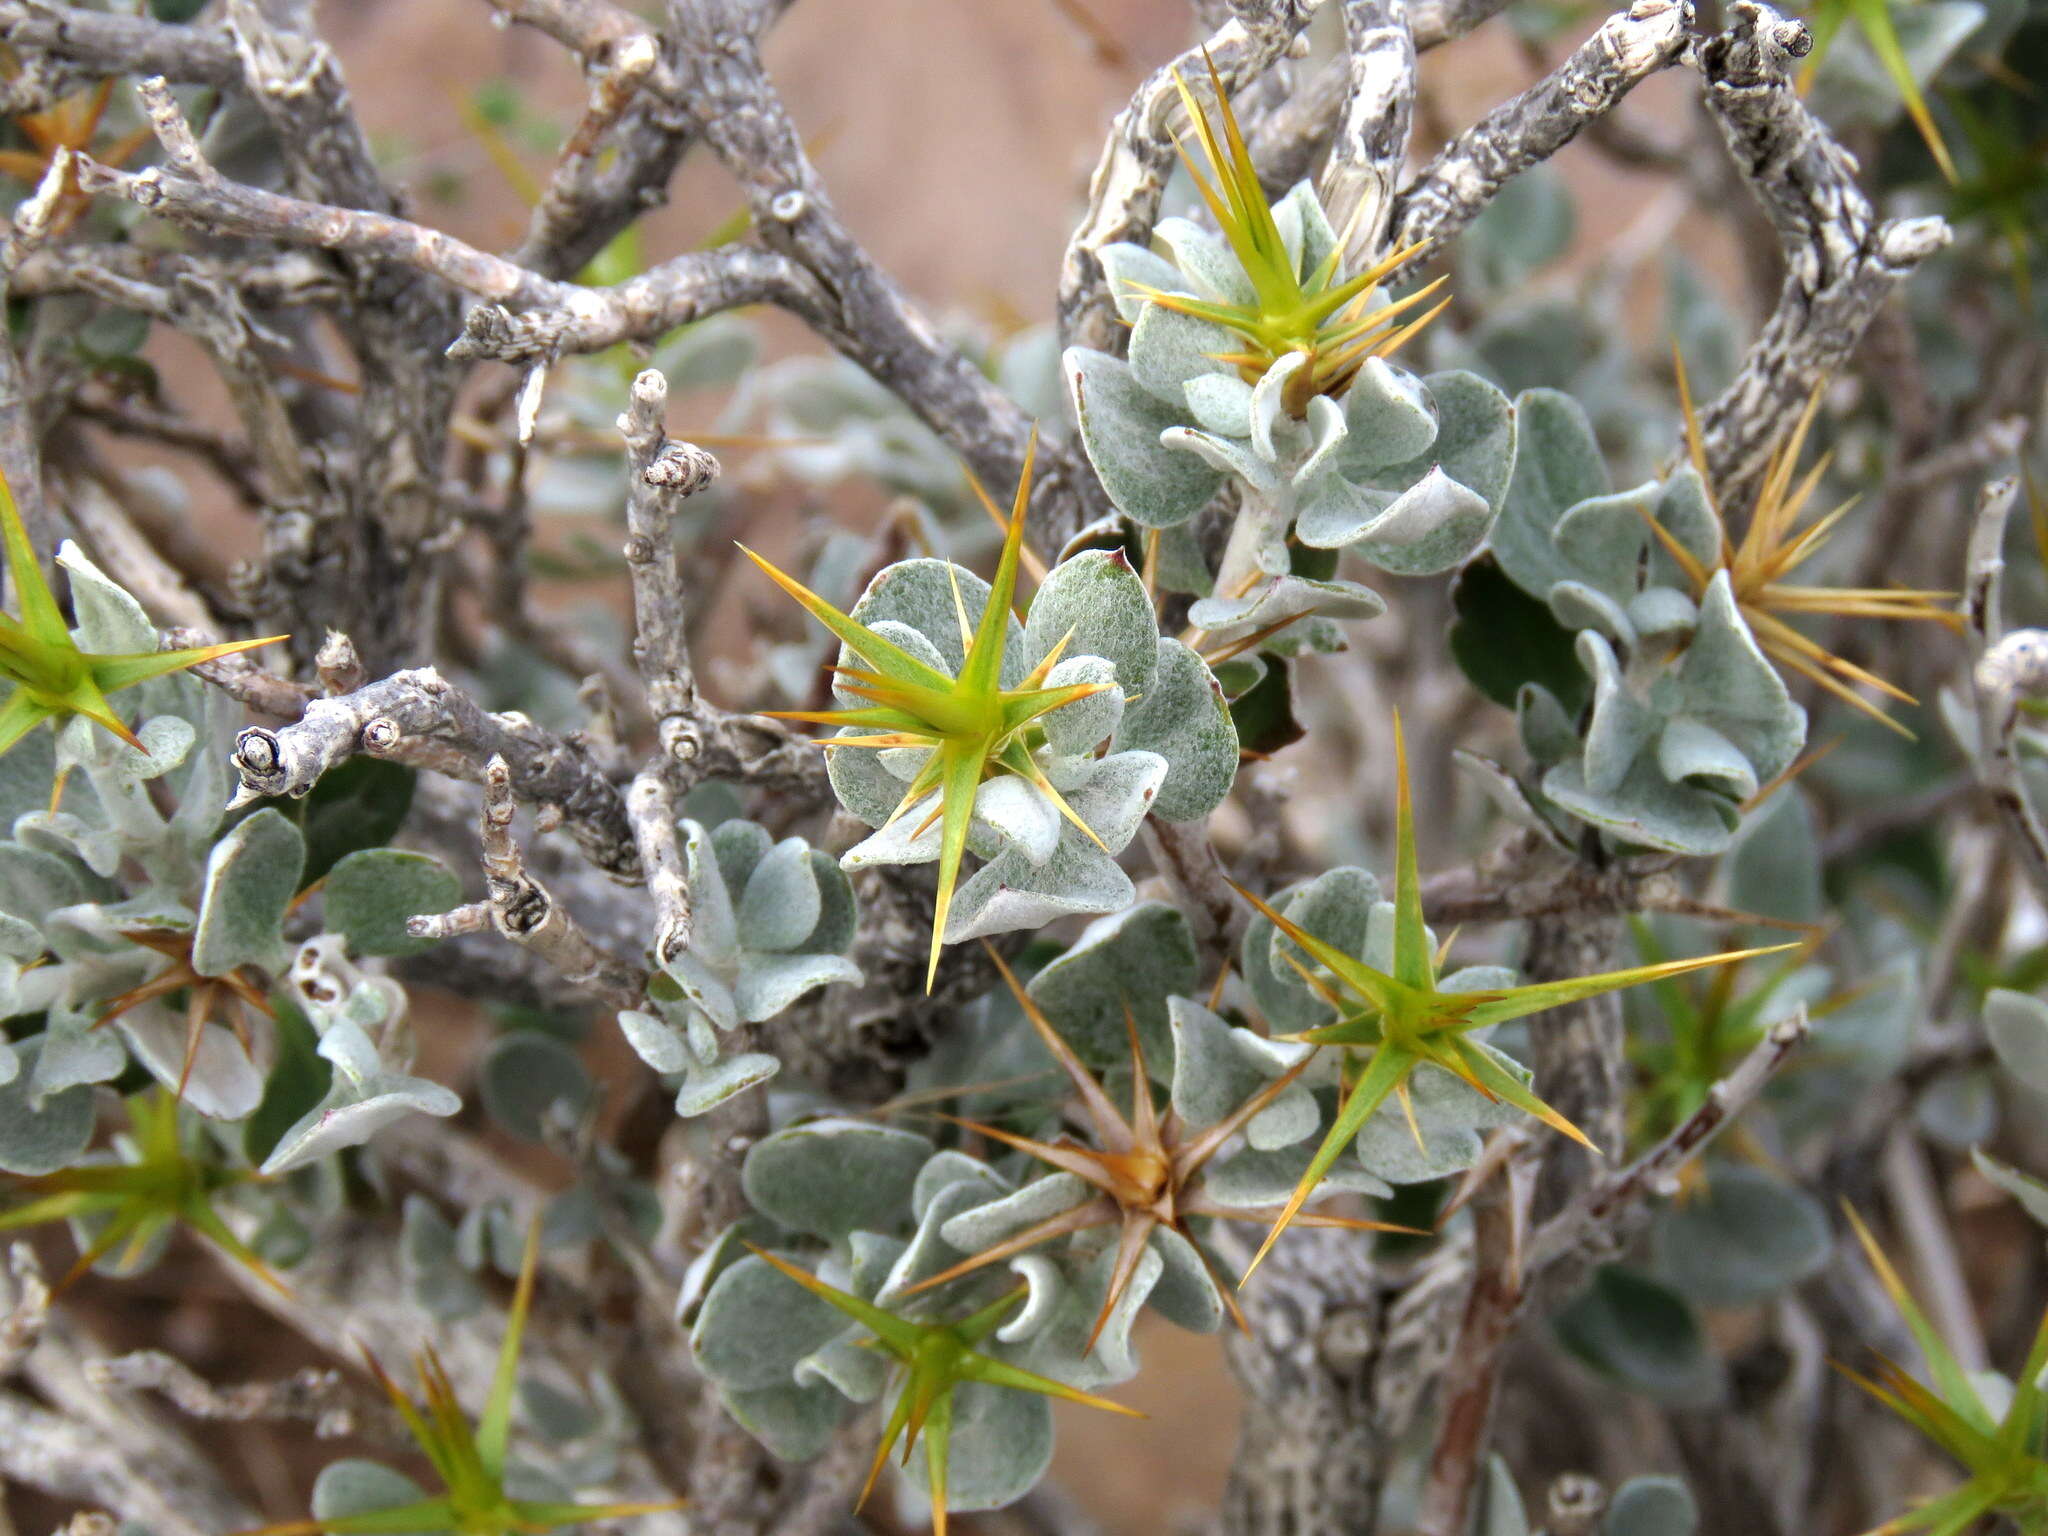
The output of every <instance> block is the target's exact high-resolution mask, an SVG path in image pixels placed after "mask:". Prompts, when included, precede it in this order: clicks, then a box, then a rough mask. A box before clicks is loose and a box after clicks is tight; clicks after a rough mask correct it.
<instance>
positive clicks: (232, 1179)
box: [0, 1088, 282, 1287]
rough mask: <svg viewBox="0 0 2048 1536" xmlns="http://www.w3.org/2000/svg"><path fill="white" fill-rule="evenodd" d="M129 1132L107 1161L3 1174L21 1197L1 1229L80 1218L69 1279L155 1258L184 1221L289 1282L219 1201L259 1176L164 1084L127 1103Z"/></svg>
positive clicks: (7, 1187) (4, 1210) (1, 1217)
mask: <svg viewBox="0 0 2048 1536" xmlns="http://www.w3.org/2000/svg"><path fill="white" fill-rule="evenodd" d="M127 1108H128V1134H127V1135H126V1136H125V1137H122V1138H120V1140H119V1142H118V1143H117V1148H116V1154H115V1156H114V1157H113V1158H111V1159H109V1160H106V1161H83V1160H81V1161H76V1162H73V1163H72V1165H71V1166H69V1167H64V1168H58V1169H54V1170H52V1171H51V1172H49V1173H45V1174H42V1175H40V1176H38V1177H35V1178H22V1179H7V1180H0V1191H4V1192H6V1193H7V1194H9V1195H11V1196H12V1197H13V1198H12V1199H11V1200H9V1201H8V1203H6V1204H4V1205H0V1232H10V1231H18V1230H21V1229H24V1228H27V1227H35V1226H41V1225H43V1224H44V1223H46V1222H53V1221H69V1222H72V1223H74V1224H77V1225H78V1227H79V1230H80V1231H81V1233H82V1234H83V1235H82V1236H81V1238H80V1252H79V1255H78V1261H77V1262H76V1263H75V1264H73V1265H72V1267H71V1272H70V1274H68V1275H67V1276H65V1283H66V1284H68V1283H69V1282H70V1281H71V1280H73V1279H75V1278H77V1277H78V1276H79V1275H81V1274H83V1273H84V1272H85V1271H86V1270H88V1269H90V1268H92V1267H93V1265H95V1264H97V1263H98V1262H99V1261H100V1260H101V1259H103V1258H107V1257H109V1256H111V1257H112V1258H113V1260H114V1261H115V1263H116V1265H117V1267H118V1268H119V1269H120V1270H121V1271H123V1272H124V1273H125V1272H129V1271H133V1270H136V1269H139V1268H141V1267H142V1266H143V1264H144V1263H145V1262H146V1261H147V1260H148V1259H150V1258H153V1257H154V1256H155V1251H156V1250H155V1245H156V1243H157V1241H158V1239H160V1238H161V1237H162V1236H163V1235H164V1234H165V1233H167V1232H168V1231H169V1230H170V1229H171V1228H172V1227H179V1226H181V1227H185V1228H187V1229H189V1230H190V1231H193V1232H196V1233H198V1234H199V1235H200V1236H201V1237H204V1238H206V1239H207V1240H208V1241H209V1242H211V1243H212V1244H213V1245H214V1246H215V1247H216V1248H218V1249H220V1250H221V1252H222V1253H224V1254H226V1255H227V1256H228V1257H229V1258H230V1259H232V1260H234V1261H235V1262H236V1263H238V1264H240V1265H242V1266H244V1267H245V1268H247V1269H248V1270H250V1271H251V1272H252V1273H254V1274H256V1275H257V1276H259V1277H260V1278H262V1279H263V1280H264V1281H265V1282H267V1283H268V1284H271V1285H274V1286H280V1287H281V1285H282V1282H280V1281H279V1280H278V1278H277V1276H276V1274H275V1273H273V1272H272V1270H271V1268H270V1266H269V1265H267V1264H265V1263H264V1262H263V1260H262V1259H261V1258H259V1257H258V1256H257V1255H256V1253H255V1252H254V1251H253V1250H252V1249H251V1248H250V1247H249V1245H248V1244H247V1243H245V1242H243V1241H242V1239H241V1238H240V1237H238V1236H237V1235H236V1234H235V1232H234V1229H233V1228H231V1227H230V1226H229V1225H228V1224H227V1222H226V1221H225V1220H223V1219H222V1217H221V1214H220V1212H219V1211H218V1210H216V1209H215V1205H214V1203H215V1201H216V1200H218V1199H219V1198H220V1197H221V1196H223V1195H225V1194H227V1193H228V1192H229V1191H231V1190H233V1189H234V1188H236V1187H237V1186H238V1185H243V1184H247V1183H249V1182H250V1181H252V1180H253V1179H255V1178H256V1177H257V1175H256V1174H255V1173H254V1172H253V1171H252V1170H250V1169H249V1168H247V1167H242V1166H237V1165H236V1164H235V1163H233V1162H232V1161H229V1160H227V1159H226V1158H225V1157H224V1156H223V1155H222V1154H221V1153H220V1152H219V1150H218V1149H216V1148H213V1147H210V1146H208V1145H207V1144H206V1133H205V1131H204V1130H203V1129H202V1128H200V1127H198V1126H195V1125H188V1124H187V1123H185V1122H184V1121H183V1120H182V1119H181V1118H180V1115H179V1108H178V1101H177V1100H176V1099H175V1098H173V1097H172V1096H171V1095H170V1094H169V1093H167V1092H165V1091H164V1090H163V1089H160V1088H159V1089H152V1090H150V1091H148V1092H145V1093H140V1094H136V1095H135V1096H134V1097H132V1098H130V1099H129V1100H128V1101H127Z"/></svg>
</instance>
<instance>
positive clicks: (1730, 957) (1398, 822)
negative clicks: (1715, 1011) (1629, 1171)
mask: <svg viewBox="0 0 2048 1536" xmlns="http://www.w3.org/2000/svg"><path fill="white" fill-rule="evenodd" d="M1394 758H1395V768H1394V772H1395V778H1396V792H1397V801H1396V807H1395V841H1396V850H1395V874H1394V903H1393V908H1394V910H1393V928H1392V936H1391V944H1390V946H1389V953H1388V954H1387V956H1386V964H1385V966H1384V968H1382V967H1381V966H1378V965H1374V964H1372V963H1370V962H1369V961H1367V960H1365V959H1361V958H1360V957H1359V956H1358V955H1356V954H1352V953H1347V952H1346V951H1345V950H1344V949H1342V948H1340V947H1338V946H1336V945H1333V944H1331V943H1329V942H1328V941H1327V940H1325V939H1322V938H1319V937H1317V936H1316V935H1315V934H1313V933H1311V932H1309V931H1308V930H1307V929H1306V928H1304V927H1303V926H1302V925H1301V924H1300V923H1297V922H1296V921H1294V920H1293V919H1292V918H1291V917H1288V916H1287V915H1285V914H1283V913H1281V912H1279V911H1277V910H1275V909H1274V908H1273V907H1272V906H1270V905H1268V904H1267V903H1265V902H1263V901H1261V900H1259V899H1258V898H1257V897H1255V896H1251V895H1250V894H1249V893H1245V894H1246V897H1247V899H1248V900H1250V901H1251V903H1252V905H1253V906H1254V907H1256V908H1257V909H1258V911H1259V914H1260V915H1261V916H1262V917H1264V918H1265V919H1266V920H1267V922H1269V923H1271V924H1272V925H1273V928H1274V929H1276V930H1277V935H1276V936H1275V937H1274V938H1273V939H1271V940H1269V941H1268V942H1270V943H1272V945H1273V958H1274V960H1275V961H1277V962H1278V964H1279V965H1284V966H1285V967H1286V968H1287V969H1289V970H1292V971H1293V972H1294V973H1295V974H1296V975H1297V976H1299V977H1300V978H1301V980H1302V981H1303V982H1304V983H1305V984H1306V985H1307V986H1308V987H1309V989H1310V990H1311V991H1312V992H1314V993H1315V995H1316V996H1317V997H1318V998H1319V999H1321V1001H1322V1002H1323V1003H1324V1004H1325V1005H1326V1006H1327V1007H1328V1008H1329V1009H1330V1010H1332V1011H1333V1012H1334V1013H1335V1014H1336V1018H1335V1020H1334V1022H1330V1023H1326V1024H1322V1025H1320V1026H1319V1027H1316V1028H1313V1029H1304V1030H1300V1031H1298V1032H1296V1033H1295V1034H1294V1035H1292V1036H1291V1037H1290V1038H1293V1039H1298V1040H1301V1041H1304V1042H1306V1043H1308V1044H1311V1045H1315V1046H1318V1047H1322V1048H1325V1049H1330V1050H1335V1051H1340V1052H1342V1053H1343V1057H1342V1060H1343V1063H1344V1069H1343V1081H1344V1098H1343V1103H1342V1107H1341V1109H1340V1111H1339V1113H1338V1116H1337V1119H1336V1122H1335V1123H1334V1124H1333V1125H1332V1126H1331V1127H1330V1129H1329V1132H1328V1134H1327V1135H1325V1137H1324V1138H1323V1143H1322V1145H1321V1146H1320V1147H1318V1148H1317V1150H1316V1153H1315V1156H1314V1157H1313V1158H1312V1159H1311V1160H1310V1162H1309V1165H1308V1168H1307V1170H1306V1171H1305V1172H1304V1173H1303V1174H1302V1176H1301V1181H1300V1183H1299V1184H1298V1185H1297V1186H1296V1187H1295V1190H1294V1193H1293V1194H1292V1195H1291V1196H1290V1197H1289V1198H1288V1201H1287V1204H1286V1205H1285V1207H1283V1208H1282V1210H1281V1213H1280V1217H1279V1219H1278V1220H1277V1221H1276V1222H1275V1223H1274V1224H1273V1230H1272V1232H1271V1233H1270V1234H1268V1236H1267V1238H1266V1241H1265V1243H1264V1244H1263V1245H1262V1246H1261V1247H1260V1249H1259V1251H1258V1253H1257V1254H1256V1255H1254V1257H1253V1259H1252V1268H1254V1269H1256V1268H1257V1267H1258V1264H1259V1262H1260V1261H1261V1260H1263V1259H1264V1258H1265V1256H1266V1254H1267V1253H1268V1252H1270V1251H1271V1249H1272V1246H1273V1243H1274V1242H1275V1241H1276V1240H1277V1239H1278V1238H1279V1236H1280V1234H1281V1232H1282V1231H1284V1230H1285V1229H1286V1227H1287V1225H1288V1224H1289V1223H1290V1222H1291V1221H1292V1220H1294V1218H1295V1216H1296V1213H1297V1212H1299V1211H1300V1210H1301V1208H1302V1206H1303V1205H1304V1204H1305V1203H1306V1202H1307V1200H1308V1199H1309V1197H1310V1196H1312V1195H1313V1194H1314V1193H1315V1190H1316V1187H1317V1185H1318V1184H1320V1183H1321V1181H1322V1178H1323V1176H1324V1174H1325V1173H1326V1172H1327V1171H1328V1170H1329V1168H1330V1166H1331V1165H1332V1164H1334V1163H1335V1162H1336V1161H1337V1159H1338V1158H1339V1157H1340V1156H1342V1154H1343V1152H1344V1150H1345V1148H1346V1147H1348V1146H1350V1145H1351V1143H1352V1142H1353V1141H1354V1140H1355V1139H1356V1138H1357V1136H1358V1133H1359V1132H1360V1131H1361V1130H1363V1129H1364V1128H1365V1126H1366V1124H1367V1122H1368V1121H1370V1120H1371V1118H1372V1117H1373V1115H1374V1114H1375V1113H1376V1112H1378V1111H1379V1110H1380V1109H1381V1108H1382V1106H1384V1105H1385V1104H1386V1103H1387V1102H1388V1101H1389V1099H1392V1100H1393V1101H1395V1102H1396V1103H1398V1104H1399V1105H1400V1106H1401V1108H1402V1112H1403V1114H1404V1116H1405V1117H1406V1119H1407V1121H1408V1124H1409V1128H1410V1130H1411V1132H1412V1134H1413V1136H1414V1139H1415V1143H1416V1145H1417V1147H1418V1148H1424V1147H1426V1143H1425V1141H1424V1138H1423V1133H1422V1126H1421V1122H1420V1121H1419V1120H1418V1119H1417V1118H1416V1116H1415V1113H1414V1110H1413V1106H1412V1100H1411V1091H1410V1087H1409V1082H1410V1079H1411V1078H1413V1077H1414V1075H1415V1074H1416V1072H1417V1071H1419V1070H1420V1069H1421V1068H1423V1067H1425V1066H1432V1067H1435V1068H1437V1069H1438V1070H1440V1071H1443V1072H1448V1073H1449V1074H1451V1076H1453V1077H1455V1078H1458V1079H1460V1080H1462V1081H1463V1082H1464V1083H1465V1084H1466V1085H1467V1086H1468V1087H1470V1088H1471V1089H1472V1090H1473V1091H1474V1092H1476V1093H1477V1094H1478V1095H1479V1096H1480V1097H1481V1098H1483V1099H1486V1100H1488V1101H1498V1102H1503V1103H1505V1104H1507V1105H1510V1106H1512V1107H1513V1108H1515V1109H1518V1110H1520V1111H1522V1112H1523V1113H1524V1114H1528V1115H1533V1116H1535V1117H1536V1118H1538V1119H1540V1120H1542V1121H1543V1122H1544V1123H1545V1124H1547V1125H1549V1126H1551V1127H1552V1128H1554V1129H1556V1130H1558V1131H1561V1132H1563V1133H1564V1134H1566V1135H1568V1136H1571V1137H1573V1138H1574V1139H1576V1140H1578V1141H1581V1142H1584V1143H1585V1144H1586V1145H1587V1146H1588V1147H1591V1146H1592V1143H1591V1142H1590V1141H1587V1139H1586V1137H1585V1135H1584V1133H1583V1132H1581V1131H1580V1130H1579V1129H1578V1128H1577V1127H1576V1126H1574V1125H1573V1124H1571V1122H1570V1121H1568V1120H1566V1119H1565V1118H1564V1117H1563V1116H1561V1115H1559V1114H1558V1113H1557V1111H1556V1110H1554V1109H1552V1108H1551V1107H1550V1106H1549V1105H1548V1104H1545V1103H1544V1102H1543V1101H1542V1100H1541V1099H1539V1098H1538V1097H1537V1096H1536V1095H1535V1094H1534V1093H1532V1092H1531V1091H1530V1089H1529V1087H1528V1084H1527V1082H1526V1080H1525V1078H1524V1077H1523V1076H1522V1075H1521V1073H1520V1072H1518V1071H1517V1070H1516V1068H1515V1066H1514V1064H1513V1063H1512V1062H1510V1061H1506V1060H1504V1059H1502V1057H1501V1056H1500V1055H1499V1053H1498V1052H1496V1051H1494V1050H1493V1049H1492V1048H1491V1047H1489V1046H1487V1045H1485V1044H1484V1043H1483V1042H1481V1041H1480V1040H1478V1039H1476V1038H1474V1037H1475V1035H1476V1034H1477V1032H1478V1031H1481V1030H1485V1029H1489V1028H1491V1027H1492V1026H1494V1025H1497V1024H1505V1023H1508V1022H1509V1021H1511V1020H1515V1019H1523V1018H1527V1017H1529V1016H1530V1015H1531V1014H1537V1013H1541V1012H1543V1011H1545V1010H1546V1009H1550V1008H1556V1007H1561V1006H1563V1005H1564V1004H1566V1003H1573V1002H1577V1001H1579V1000H1581V999H1583V998H1588V997H1597V996H1599V995H1600V994H1602V993H1605V992H1616V991H1620V990H1621V989H1622V988H1624V987H1633V986H1638V985H1641V984H1642V983H1644V982H1647V981H1654V980H1656V979H1658V978H1659V977H1664V976H1676V975H1683V974H1684V973H1685V972H1687V971H1693V970H1698V969H1701V968H1702V967H1705V966H1710V965H1726V964H1729V963H1731V962H1733V961H1738V960H1742V959H1745V958H1747V957H1748V956H1749V955H1752V954H1759V953H1767V952H1768V951H1759V950H1739V951H1735V952H1732V953H1729V954H1723V955H1708V956H1704V957H1702V958H1699V959H1694V960H1677V961H1670V962H1666V963H1665V964H1662V965H1649V966H1638V967H1636V968H1634V969H1631V970H1624V971H1608V972H1603V973H1601V974H1599V975H1596V976H1581V977H1573V978H1568V979H1564V980H1558V981H1544V982H1532V983H1528V984H1525V985H1522V986H1498V985H1476V986H1475V985H1472V984H1471V980H1470V978H1464V977H1461V976H1459V975H1452V976H1448V977H1443V978H1441V981H1440V979H1439V975H1438V972H1439V970H1440V969H1441V967H1442V964H1443V960H1444V956H1443V953H1442V952H1441V951H1440V950H1439V948H1438V946H1437V945H1436V943H1435V941H1434V939H1433V938H1432V936H1431V934H1430V932H1429V930H1428V928H1427V927H1426V926H1425V925H1424V923H1423V918H1422V877H1421V874H1420V871H1419V870H1418V868H1417V861H1416V852H1415V818H1414V812H1413V809H1412V807H1411V805H1410V802H1409V794H1408V760H1407V753H1406V749H1405V747H1404V745H1403V743H1402V738H1401V722H1400V717H1399V716H1396V717H1395V720H1394ZM1282 940H1285V941H1289V944H1286V945H1284V944H1283V943H1282ZM1247 942H1251V939H1250V938H1248V940H1247ZM1290 945H1291V947H1290ZM1779 947H1780V948H1790V947H1791V946H1789V945H1783V946H1779ZM1296 949H1299V950H1300V951H1302V952H1304V955H1303V958H1296V954H1295V950H1296ZM1375 958H1377V957H1375ZM1246 1273H1247V1278H1249V1275H1250V1271H1247V1272H1246Z"/></svg>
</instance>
